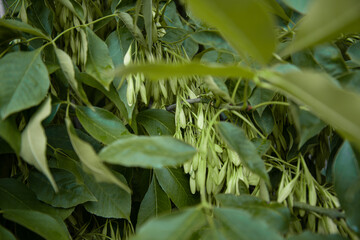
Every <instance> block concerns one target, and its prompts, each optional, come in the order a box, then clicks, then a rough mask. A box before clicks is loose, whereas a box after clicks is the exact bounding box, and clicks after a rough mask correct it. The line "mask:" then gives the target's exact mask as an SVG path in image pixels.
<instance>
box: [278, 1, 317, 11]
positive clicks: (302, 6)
mask: <svg viewBox="0 0 360 240" xmlns="http://www.w3.org/2000/svg"><path fill="white" fill-rule="evenodd" d="M282 2H283V3H285V4H286V5H287V6H288V7H290V8H292V9H294V10H295V11H297V12H299V13H301V14H307V13H308V10H309V8H310V6H311V3H312V2H314V1H312V0H302V1H298V0H282Z"/></svg>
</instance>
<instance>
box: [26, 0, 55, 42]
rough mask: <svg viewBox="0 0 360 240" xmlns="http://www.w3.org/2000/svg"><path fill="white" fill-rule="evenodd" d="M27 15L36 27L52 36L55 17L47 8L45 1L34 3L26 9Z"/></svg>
mask: <svg viewBox="0 0 360 240" xmlns="http://www.w3.org/2000/svg"><path fill="white" fill-rule="evenodd" d="M26 13H27V17H28V19H29V20H30V22H31V23H32V24H33V25H34V26H36V27H37V28H38V29H41V31H43V32H44V33H46V34H47V35H49V36H51V33H52V27H53V22H52V17H53V15H52V13H51V10H50V9H49V8H48V7H47V6H46V4H45V1H35V2H32V3H31V5H30V6H28V8H27V9H26Z"/></svg>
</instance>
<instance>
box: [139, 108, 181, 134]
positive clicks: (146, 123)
mask: <svg viewBox="0 0 360 240" xmlns="http://www.w3.org/2000/svg"><path fill="white" fill-rule="evenodd" d="M136 121H137V122H138V123H139V124H141V125H142V126H143V127H144V128H145V130H146V131H147V132H148V134H149V135H151V136H156V135H171V136H172V135H174V134H175V115H174V114H172V113H169V112H168V111H165V110H163V109H148V110H145V111H142V112H139V113H138V115H137V116H136Z"/></svg>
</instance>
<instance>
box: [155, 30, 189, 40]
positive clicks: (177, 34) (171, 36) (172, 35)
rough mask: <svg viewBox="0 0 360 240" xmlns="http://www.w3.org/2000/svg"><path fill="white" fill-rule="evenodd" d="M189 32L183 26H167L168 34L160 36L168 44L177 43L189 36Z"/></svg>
mask: <svg viewBox="0 0 360 240" xmlns="http://www.w3.org/2000/svg"><path fill="white" fill-rule="evenodd" d="M188 35H189V33H188V31H186V30H185V29H182V28H167V29H166V34H165V35H164V36H163V37H162V38H160V40H161V41H162V42H165V43H167V44H176V43H180V42H182V41H184V40H185V39H186V38H187V37H188Z"/></svg>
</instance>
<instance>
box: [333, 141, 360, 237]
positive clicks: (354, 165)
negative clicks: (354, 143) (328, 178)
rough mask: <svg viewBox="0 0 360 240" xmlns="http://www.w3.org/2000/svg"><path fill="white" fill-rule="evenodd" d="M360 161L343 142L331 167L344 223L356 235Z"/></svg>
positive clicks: (359, 227)
mask: <svg viewBox="0 0 360 240" xmlns="http://www.w3.org/2000/svg"><path fill="white" fill-rule="evenodd" d="M359 163H360V159H357V156H356V153H355V152H354V150H353V149H352V147H351V145H350V143H349V142H347V141H345V142H344V144H343V145H342V146H341V148H340V150H339V151H338V153H337V155H336V157H335V162H334V165H333V172H334V173H333V177H334V187H335V191H336V193H337V196H338V198H339V200H340V204H341V206H342V208H343V209H344V210H345V215H346V221H347V223H348V225H349V226H350V227H351V229H352V230H354V231H355V232H356V233H360V216H359V214H358V213H359V211H360V203H359V197H360V185H359V184H360V166H359Z"/></svg>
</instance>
